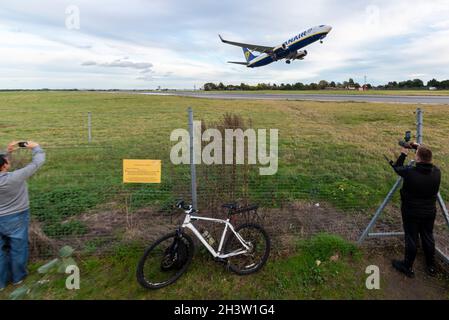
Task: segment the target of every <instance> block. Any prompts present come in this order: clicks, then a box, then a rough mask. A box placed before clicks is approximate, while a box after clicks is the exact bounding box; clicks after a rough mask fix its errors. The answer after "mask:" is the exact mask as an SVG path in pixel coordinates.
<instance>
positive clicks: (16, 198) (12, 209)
mask: <svg viewBox="0 0 449 320" xmlns="http://www.w3.org/2000/svg"><path fill="white" fill-rule="evenodd" d="M19 145H20V146H21V147H25V148H28V149H30V150H32V154H33V160H32V161H31V163H29V164H28V165H27V166H25V167H24V168H22V169H18V170H15V171H12V172H9V169H10V168H11V165H10V161H9V156H8V155H0V291H1V290H3V289H4V288H5V287H6V285H7V284H8V282H10V281H12V283H13V284H16V285H17V284H20V283H21V282H22V281H23V279H24V278H25V277H26V276H27V274H28V273H27V263H28V224H29V214H30V213H29V211H30V210H29V209H30V201H29V198H28V186H27V182H26V181H27V179H28V178H30V177H31V176H32V175H33V174H34V173H36V171H37V170H38V169H39V168H40V167H41V166H42V165H43V164H44V162H45V152H44V150H43V149H42V148H41V147H40V146H39V145H38V144H37V143H36V142H33V141H27V142H21V143H18V142H11V143H10V144H9V145H8V154H11V153H12V152H14V151H15V150H16V149H17V148H18V147H19Z"/></svg>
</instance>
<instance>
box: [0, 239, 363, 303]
mask: <svg viewBox="0 0 449 320" xmlns="http://www.w3.org/2000/svg"><path fill="white" fill-rule="evenodd" d="M337 253H338V254H339V258H338V260H336V261H332V260H331V257H332V256H334V255H336V254H337ZM139 258H140V250H137V247H134V246H132V245H121V246H119V247H116V249H115V250H114V252H113V253H112V254H111V255H110V256H107V257H83V258H81V260H80V262H79V266H80V272H81V289H80V290H76V291H68V290H67V289H65V277H64V276H63V275H56V276H54V277H53V281H52V282H50V283H49V284H46V285H44V286H43V287H42V288H41V289H40V290H39V291H38V292H37V294H35V295H34V296H33V297H28V298H33V299H210V298H211V297H213V298H215V299H362V298H367V297H368V295H370V294H371V293H370V292H368V290H366V289H365V287H364V285H365V276H364V273H363V272H364V268H365V267H364V263H363V259H362V256H361V253H360V252H359V251H358V249H357V248H355V247H354V246H353V245H352V244H349V243H347V242H345V241H344V240H342V239H341V238H338V237H336V236H331V235H327V234H320V235H317V236H315V237H314V238H312V239H310V240H303V241H301V242H299V243H298V249H297V251H296V252H295V253H294V254H293V255H292V256H290V257H284V258H280V257H277V258H276V257H272V258H270V260H269V262H268V264H267V265H266V266H265V267H264V268H263V269H262V270H261V271H260V272H259V273H256V274H254V275H250V276H244V277H242V276H237V275H235V274H232V273H230V272H229V271H226V270H225V268H224V267H223V266H222V265H220V264H217V263H215V262H213V261H212V259H210V258H209V257H208V256H205V255H204V254H202V253H201V252H200V253H197V254H196V255H195V257H194V260H193V263H192V265H191V266H190V268H189V270H188V272H187V273H186V274H185V275H183V276H182V277H181V278H180V280H178V281H177V282H176V283H175V284H173V285H171V286H169V287H166V288H163V289H161V290H156V291H148V290H145V289H143V288H141V287H140V286H139V285H138V283H137V282H136V279H135V268H136V265H137V261H138V259H139ZM317 260H320V261H321V264H320V265H319V266H318V265H317V262H316V261H317ZM38 266H39V264H38V263H35V264H34V265H33V266H32V268H31V269H32V271H31V275H30V276H29V277H28V278H27V280H26V283H32V282H33V281H36V280H38V279H40V277H39V275H38V274H37V272H36V269H37V267H38ZM11 290H12V288H11V287H9V288H7V290H6V291H5V292H4V293H2V294H0V299H5V298H7V296H8V295H9V293H10V292H11Z"/></svg>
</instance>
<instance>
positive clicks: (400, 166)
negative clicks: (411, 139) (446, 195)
mask: <svg viewBox="0 0 449 320" xmlns="http://www.w3.org/2000/svg"><path fill="white" fill-rule="evenodd" d="M406 157H407V155H406V154H404V153H401V155H400V156H399V158H398V160H397V161H396V163H395V164H393V168H394V170H395V171H396V173H397V174H398V175H400V176H401V177H402V178H403V179H404V182H403V184H402V189H401V201H402V207H401V208H402V211H403V213H405V214H407V215H410V216H415V217H426V216H432V215H435V213H436V209H437V208H436V201H437V195H438V192H439V189H440V181H441V171H440V169H439V168H438V167H436V166H434V165H433V164H431V163H417V164H416V165H415V166H411V165H407V166H404V161H405V158H406Z"/></svg>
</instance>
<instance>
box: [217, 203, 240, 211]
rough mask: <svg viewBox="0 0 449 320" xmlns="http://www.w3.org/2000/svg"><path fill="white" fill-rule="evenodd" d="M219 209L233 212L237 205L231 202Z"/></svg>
mask: <svg viewBox="0 0 449 320" xmlns="http://www.w3.org/2000/svg"><path fill="white" fill-rule="evenodd" d="M221 207H222V208H227V209H230V210H235V209H237V207H238V206H237V203H235V202H232V203H225V204H223V205H222V206H221Z"/></svg>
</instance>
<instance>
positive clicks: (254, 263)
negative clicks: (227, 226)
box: [224, 223, 270, 275]
mask: <svg viewBox="0 0 449 320" xmlns="http://www.w3.org/2000/svg"><path fill="white" fill-rule="evenodd" d="M235 231H236V232H237V233H238V234H239V235H240V236H241V237H242V238H243V240H244V241H245V243H246V244H247V245H249V247H250V251H249V252H247V253H243V254H239V255H236V256H232V257H229V258H228V263H229V269H230V270H231V271H233V272H235V273H237V274H239V275H247V274H251V273H254V272H257V271H259V270H260V269H261V268H262V267H263V266H264V265H265V263H266V262H267V260H268V256H269V255H270V237H269V236H268V234H267V232H266V231H265V230H264V229H263V228H262V227H261V226H259V225H258V224H255V223H245V224H242V225H240V226H238V227H237V228H236V229H235ZM224 248H225V251H224V252H225V253H226V254H228V253H231V252H236V251H239V250H242V249H244V247H243V245H242V244H241V242H240V241H239V240H238V239H237V237H236V236H235V235H234V234H231V235H230V236H229V238H228V239H227V240H226V244H225V246H224Z"/></svg>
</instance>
